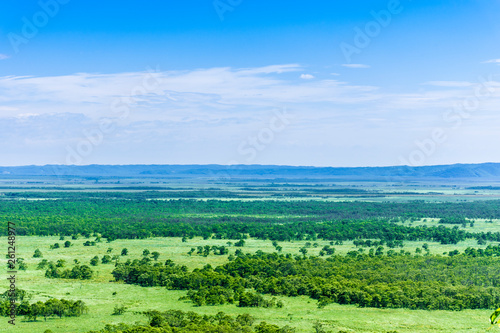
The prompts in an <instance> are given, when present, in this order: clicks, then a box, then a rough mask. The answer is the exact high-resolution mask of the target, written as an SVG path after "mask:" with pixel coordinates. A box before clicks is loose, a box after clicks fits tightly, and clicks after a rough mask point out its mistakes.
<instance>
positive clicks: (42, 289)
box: [0, 222, 500, 333]
mask: <svg viewBox="0 0 500 333" xmlns="http://www.w3.org/2000/svg"><path fill="white" fill-rule="evenodd" d="M422 223H425V222H422ZM66 239H68V238H66ZM86 240H87V239H84V238H80V239H78V240H71V242H72V243H73V245H72V246H71V247H69V248H59V249H54V250H51V249H50V248H49V247H50V245H51V244H54V243H56V242H58V243H60V244H61V245H62V244H63V243H64V241H60V240H59V237H38V236H30V237H18V238H17V240H16V242H17V246H16V251H17V257H22V258H25V262H26V263H27V264H28V269H27V270H26V271H19V272H18V274H17V288H20V289H24V290H27V291H29V292H31V293H33V294H34V298H33V300H32V301H37V300H43V301H45V300H47V299H48V298H50V297H55V298H65V299H71V300H83V301H84V302H85V303H86V304H87V305H88V308H89V311H88V313H87V314H84V315H82V316H81V317H74V318H62V319H59V318H50V319H48V320H47V321H46V322H45V321H43V318H42V319H38V321H37V322H27V321H25V319H24V318H23V317H18V318H17V321H16V326H15V331H16V332H26V333H28V332H29V333H35V332H40V333H42V332H44V330H46V329H51V330H52V331H53V332H55V333H56V332H75V333H77V332H87V331H88V330H91V329H100V328H103V327H104V325H105V324H112V323H119V322H125V323H134V322H137V321H139V322H145V319H146V318H145V317H144V316H142V315H139V314H135V313H134V312H136V311H145V310H152V309H154V310H168V309H178V310H183V311H195V312H197V313H201V314H216V313H217V312H219V311H223V312H225V313H227V314H233V315H237V314H241V313H250V314H251V315H253V316H254V317H256V318H257V320H264V321H266V322H268V323H274V324H277V325H279V326H284V325H289V326H293V327H296V328H297V332H314V329H313V325H314V323H315V322H316V321H320V322H322V323H323V324H324V327H325V328H327V329H329V330H331V331H332V332H338V331H339V330H343V331H347V332H388V331H397V332H401V333H402V332H408V333H410V332H484V331H485V330H486V329H487V328H488V327H489V320H488V318H489V315H490V313H491V311H490V310H465V311H459V312H452V311H422V310H406V309H375V308H357V307H355V306H351V305H337V304H332V305H328V306H326V307H325V308H322V309H319V308H318V307H317V302H316V301H315V300H312V299H310V298H307V297H294V298H290V297H279V299H281V300H282V301H283V302H284V303H285V306H284V308H281V309H279V308H239V307H237V306H236V305H222V306H203V307H195V306H193V304H192V303H191V302H188V301H179V297H181V296H184V295H185V294H186V292H185V291H170V290H167V289H165V288H161V287H151V288H144V287H140V286H135V285H126V284H123V283H116V282H111V281H112V280H113V278H112V275H111V271H112V270H113V268H114V265H113V264H106V265H103V264H99V265H98V266H97V267H93V269H95V271H96V276H95V277H94V278H92V279H91V280H89V281H80V280H78V281H75V280H64V279H47V278H45V277H44V273H45V270H36V266H37V263H38V262H39V261H40V260H41V259H36V258H32V255H33V252H34V251H35V249H37V248H38V249H40V250H41V251H42V253H43V259H48V260H49V261H50V260H52V261H57V260H58V259H64V260H66V262H67V267H71V266H72V265H73V259H78V260H80V262H81V263H82V264H88V263H89V261H90V259H91V258H92V257H94V256H95V255H98V256H99V257H100V258H102V256H103V255H104V254H106V252H107V249H108V248H110V247H111V248H113V250H112V252H111V254H112V255H114V254H120V252H121V250H122V249H123V248H127V249H128V250H129V255H128V256H126V257H122V258H123V259H122V260H125V259H127V258H130V259H135V258H141V256H142V251H143V250H144V249H148V250H150V251H151V252H153V251H158V252H159V253H161V256H160V258H159V261H161V262H164V261H165V260H166V259H172V260H173V261H174V262H176V263H180V264H184V265H187V266H188V267H189V268H190V269H192V268H200V267H202V266H204V265H205V264H207V263H209V264H211V265H212V266H217V265H220V264H223V263H225V262H227V260H228V259H227V256H215V255H213V254H211V255H210V256H208V257H203V256H199V255H192V256H189V255H188V254H187V252H188V251H189V250H190V249H191V248H192V247H197V246H199V245H202V246H203V245H226V246H227V240H214V239H210V240H203V239H201V238H194V239H191V240H189V239H188V240H187V242H182V241H181V239H180V238H151V239H144V240H116V241H114V242H112V243H106V242H100V243H97V245H96V246H90V247H85V246H83V242H85V241H86ZM91 240H92V239H91ZM0 242H2V243H3V244H5V246H7V239H6V237H1V238H0ZM305 243H306V241H295V242H281V243H279V244H280V245H281V246H282V247H283V253H292V254H299V249H300V248H301V247H303V246H305ZM311 243H314V242H311ZM317 243H318V247H316V248H315V247H314V246H311V247H309V248H308V255H317V254H318V252H319V250H320V248H321V247H323V246H324V245H327V244H329V242H327V241H317ZM463 243H464V244H459V246H458V247H457V245H439V244H435V243H430V242H429V246H430V250H431V253H441V252H444V251H450V250H453V249H456V248H458V249H459V250H460V249H461V248H466V247H467V246H474V247H478V246H477V245H475V244H474V243H475V242H474V241H470V242H463ZM468 243H470V244H468ZM422 244H423V242H406V243H405V248H404V249H405V250H407V251H411V252H412V253H414V251H415V248H416V247H421V245H422ZM334 247H335V248H336V250H337V253H346V252H348V251H350V250H355V249H356V247H355V246H353V245H352V243H350V242H345V243H344V245H341V246H339V245H335V246H334ZM235 249H236V248H235V247H234V246H231V247H230V253H234V251H235ZM242 249H243V251H244V252H255V251H257V250H262V251H264V252H273V251H274V248H273V246H272V244H271V241H261V240H253V239H250V240H247V241H246V245H245V247H243V248H242ZM5 267H6V265H5V259H3V258H2V270H1V272H2V276H6V268H5ZM0 288H2V289H4V290H5V289H7V281H6V279H2V280H1V283H0ZM114 292H116V295H113V293H114ZM117 304H118V305H125V306H126V307H127V312H126V313H125V314H124V315H119V316H114V315H112V312H113V308H114V306H115V305H117ZM0 319H1V322H0V331H11V330H12V325H9V324H8V323H7V318H6V317H3V318H0ZM495 330H499V331H500V329H499V328H495V329H494V330H492V331H495Z"/></svg>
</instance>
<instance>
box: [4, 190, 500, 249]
mask: <svg viewBox="0 0 500 333" xmlns="http://www.w3.org/2000/svg"><path fill="white" fill-rule="evenodd" d="M228 212H230V213H228ZM0 218H3V219H6V220H10V221H13V222H15V223H16V228H17V233H18V234H19V235H67V236H69V235H76V234H82V235H89V234H93V233H94V232H98V233H100V234H102V235H103V237H105V238H108V240H114V239H118V238H121V239H133V238H147V237H151V236H161V237H194V236H202V237H206V238H209V237H212V236H213V237H215V238H224V239H234V240H240V239H244V238H245V235H247V234H248V235H250V236H252V237H256V238H259V239H271V240H278V241H286V240H294V239H304V238H306V239H310V240H314V239H315V238H318V237H321V238H324V239H330V240H337V239H338V240H348V239H350V240H352V239H356V238H379V239H383V240H397V239H403V240H414V239H415V240H426V241H431V240H437V241H440V242H442V243H445V244H453V243H455V242H458V241H461V240H463V239H466V238H479V237H481V238H486V239H487V240H489V241H500V233H499V232H495V233H491V232H489V233H472V232H465V231H463V230H455V231H453V229H452V228H451V229H452V230H448V229H449V228H445V227H444V226H443V227H442V228H438V227H429V228H426V227H417V228H412V227H410V226H406V225H404V226H403V225H397V224H394V223H391V222H400V221H405V220H416V219H420V218H438V219H444V220H445V221H463V220H464V219H469V220H470V219H478V218H483V219H494V218H500V200H490V201H477V202H460V203H427V202H423V201H414V202H406V203H394V202H379V203H377V202H322V201H293V202H292V201H283V200H282V201H246V202H242V201H222V200H206V201H201V200H190V199H180V200H169V201H158V200H139V199H135V200H122V199H115V200H105V199H104V198H101V199H98V198H91V197H84V198H81V199H61V200H45V201H37V202H27V201H22V200H12V201H0ZM467 221H468V220H467ZM345 224H351V225H350V226H346V225H345ZM367 228H368V229H367ZM470 230H473V228H471V229H470ZM5 232H6V231H5V230H0V235H5ZM360 232H361V234H360ZM372 232H375V233H376V234H375V235H371V234H370V233H372ZM319 235H320V236H319ZM89 244H91V242H90V241H89Z"/></svg>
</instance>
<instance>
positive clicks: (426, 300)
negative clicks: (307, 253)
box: [113, 250, 500, 310]
mask: <svg viewBox="0 0 500 333" xmlns="http://www.w3.org/2000/svg"><path fill="white" fill-rule="evenodd" d="M113 276H114V277H115V279H116V280H117V281H124V282H125V283H129V284H138V285H141V286H145V287H147V286H165V287H167V288H169V289H178V290H189V291H191V292H189V293H188V297H189V298H190V299H191V300H192V301H193V302H195V304H198V305H204V304H207V305H211V304H224V303H231V302H232V301H231V300H233V301H234V300H239V301H240V302H241V299H240V298H241V296H242V295H244V294H245V291H244V290H245V289H253V290H254V291H255V292H257V293H263V294H269V295H273V296H274V295H283V296H290V297H293V296H299V295H307V296H309V297H311V298H313V299H317V300H318V301H319V303H318V305H319V306H324V305H326V304H329V303H333V302H334V303H339V304H357V305H358V306H363V307H379V308H409V309H428V310H437V309H439V310H461V309H481V308H493V307H495V306H497V305H498V304H499V303H500V290H499V288H498V287H500V258H499V257H493V256H489V257H473V256H471V255H454V256H451V257H446V256H433V255H425V256H411V255H407V254H402V253H397V252H395V251H393V250H390V251H388V253H387V255H383V253H382V252H381V251H380V252H379V251H377V254H369V255H367V254H360V253H358V252H357V251H351V252H350V253H349V254H348V255H347V256H332V257H329V258H327V259H321V258H317V257H310V258H306V257H299V256H296V257H295V258H292V256H291V255H287V256H284V255H278V254H276V253H273V254H265V253H262V252H258V253H257V254H255V255H244V254H241V255H239V256H238V258H237V259H235V260H234V261H231V262H229V263H227V264H224V265H222V266H219V267H217V268H215V269H214V268H212V267H211V266H209V265H207V266H205V267H204V268H203V269H194V270H193V271H188V269H187V268H186V267H185V266H178V265H175V264H174V263H172V262H171V261H170V260H167V262H166V263H165V265H161V264H159V263H156V264H154V265H151V264H150V263H148V262H144V261H142V262H141V261H139V260H136V261H129V262H127V263H122V264H118V265H117V267H116V268H115V270H114V271H113ZM192 291H197V292H192ZM217 295H219V296H217ZM203 297H204V299H200V298H203ZM249 297H250V298H251V297H253V295H249ZM212 298H214V299H215V300H213V301H211V299H212Z"/></svg>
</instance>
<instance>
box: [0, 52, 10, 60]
mask: <svg viewBox="0 0 500 333" xmlns="http://www.w3.org/2000/svg"><path fill="white" fill-rule="evenodd" d="M8 58H10V57H9V56H8V55H6V54H2V53H0V60H5V59H8Z"/></svg>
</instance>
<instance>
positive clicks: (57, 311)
mask: <svg viewBox="0 0 500 333" xmlns="http://www.w3.org/2000/svg"><path fill="white" fill-rule="evenodd" d="M86 312H87V306H86V305H85V303H84V302H83V301H80V300H78V301H70V300H65V299H56V298H51V299H49V300H47V301H45V302H42V301H38V302H36V303H32V304H30V303H29V302H28V301H26V300H24V301H22V302H20V303H16V315H19V316H25V317H27V318H28V320H33V321H36V320H37V318H39V317H43V318H44V319H45V320H47V318H48V317H54V316H57V317H59V318H62V317H79V316H81V315H82V314H83V313H86ZM10 314H11V303H10V300H8V299H6V300H4V301H3V302H2V303H0V315H1V316H10Z"/></svg>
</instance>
